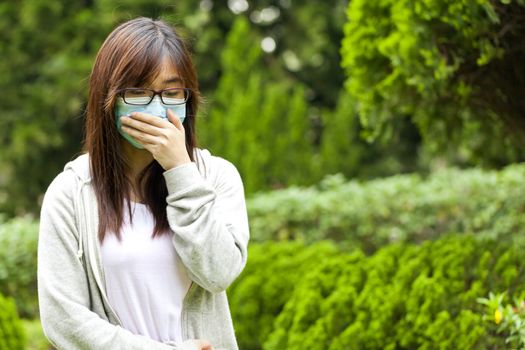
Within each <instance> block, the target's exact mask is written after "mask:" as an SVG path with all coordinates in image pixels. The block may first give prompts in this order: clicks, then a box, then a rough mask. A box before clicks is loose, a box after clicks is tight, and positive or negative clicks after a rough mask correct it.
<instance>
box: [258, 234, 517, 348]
mask: <svg viewBox="0 0 525 350" xmlns="http://www.w3.org/2000/svg"><path fill="white" fill-rule="evenodd" d="M275 244H280V243H275ZM523 258H524V256H523V250H522V249H518V248H515V247H512V246H511V245H509V244H502V243H499V242H497V241H493V240H486V241H484V240H479V239H475V238H473V236H468V235H461V236H448V237H444V238H441V239H439V240H436V241H427V242H424V243H423V244H421V245H420V246H416V245H412V244H394V245H390V246H388V247H385V248H382V249H380V250H379V251H377V252H376V253H375V254H374V255H372V256H370V257H365V256H364V255H362V254H360V253H358V252H355V253H352V254H340V255H337V256H333V257H331V258H326V259H322V260H318V264H317V265H316V266H315V267H314V268H313V269H310V270H309V271H308V272H307V273H305V274H303V276H302V278H301V280H300V282H299V283H298V284H297V285H296V287H295V288H294V292H293V294H292V296H291V298H290V299H289V300H288V302H287V303H286V305H285V306H284V309H283V311H282V312H281V313H280V314H279V316H278V317H277V319H276V321H275V323H274V329H273V332H272V333H271V335H270V336H269V338H268V339H267V341H266V342H265V343H264V346H263V348H264V349H267V350H271V349H289V350H294V349H313V350H314V349H320V350H321V349H323V350H326V349H328V350H331V349H498V348H499V349H500V348H502V347H503V345H504V339H503V338H502V337H498V336H497V335H496V334H494V333H493V332H491V330H490V328H489V327H488V326H487V324H486V323H484V322H482V315H481V312H479V309H480V305H479V304H478V303H477V302H476V298H477V297H478V296H480V295H486V293H487V292H488V291H489V290H491V289H493V288H501V289H506V290H508V291H509V293H510V294H513V293H516V290H517V289H519V288H521V286H522V285H523V283H524V282H525V274H524V268H525V266H524V264H523V261H524V260H523Z"/></svg>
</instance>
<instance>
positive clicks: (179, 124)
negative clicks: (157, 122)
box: [167, 109, 184, 131]
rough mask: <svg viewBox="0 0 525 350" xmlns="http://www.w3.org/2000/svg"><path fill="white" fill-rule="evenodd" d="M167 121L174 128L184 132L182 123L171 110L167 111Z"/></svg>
mask: <svg viewBox="0 0 525 350" xmlns="http://www.w3.org/2000/svg"><path fill="white" fill-rule="evenodd" d="M167 114H168V120H169V121H170V122H171V123H172V124H173V125H175V127H176V128H177V129H179V130H181V131H183V130H184V126H183V125H182V122H181V121H180V119H179V117H178V116H177V115H176V114H175V112H173V111H172V110H171V109H168V112H167Z"/></svg>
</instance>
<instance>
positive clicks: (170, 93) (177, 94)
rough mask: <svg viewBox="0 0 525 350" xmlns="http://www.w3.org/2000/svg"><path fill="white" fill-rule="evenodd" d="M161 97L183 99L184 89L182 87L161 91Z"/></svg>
mask: <svg viewBox="0 0 525 350" xmlns="http://www.w3.org/2000/svg"><path fill="white" fill-rule="evenodd" d="M162 97H166V98H177V99H183V98H184V90H183V89H169V90H164V91H163V92H162Z"/></svg>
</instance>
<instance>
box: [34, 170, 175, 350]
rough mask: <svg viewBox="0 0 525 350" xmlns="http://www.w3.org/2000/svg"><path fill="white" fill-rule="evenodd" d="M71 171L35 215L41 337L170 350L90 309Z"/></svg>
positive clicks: (65, 344)
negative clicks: (37, 218) (79, 251)
mask: <svg viewBox="0 0 525 350" xmlns="http://www.w3.org/2000/svg"><path fill="white" fill-rule="evenodd" d="M74 188H75V183H74V179H73V176H72V173H69V174H67V173H62V174H60V175H59V176H58V177H57V178H56V179H55V180H54V181H53V183H52V184H51V185H50V187H49V188H48V190H47V192H46V195H45V197H44V202H43V204H42V210H41V214H40V231H39V240H38V299H39V304H40V317H41V321H42V327H43V329H44V333H45V334H46V337H47V338H48V339H49V340H50V342H51V343H52V344H53V345H54V346H55V347H56V348H57V349H67V350H76V349H97V350H98V349H112V350H118V349H122V350H124V349H126V350H130V349H131V350H142V349H148V350H170V349H171V350H173V349H183V348H185V347H178V346H175V345H173V346H169V345H166V344H162V343H159V342H156V341H154V340H151V339H149V338H147V337H144V336H139V335H134V334H132V333H131V332H129V331H127V330H125V329H123V328H122V327H118V326H114V325H112V324H111V323H109V322H108V321H105V320H103V319H102V318H100V317H99V316H98V315H97V314H96V313H94V312H92V311H90V309H89V308H88V305H90V296H89V291H88V281H87V277H86V274H85V271H84V268H83V266H82V264H81V262H80V260H79V259H78V258H77V256H76V250H77V246H78V232H77V229H76V226H75V216H74V203H73V198H72V196H73V193H74Z"/></svg>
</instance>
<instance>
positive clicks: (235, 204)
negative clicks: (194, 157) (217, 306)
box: [164, 158, 249, 293]
mask: <svg viewBox="0 0 525 350" xmlns="http://www.w3.org/2000/svg"><path fill="white" fill-rule="evenodd" d="M214 162H215V163H214V164H210V165H207V166H217V167H218V168H217V170H218V174H217V178H216V181H215V186H212V185H211V184H210V183H209V182H208V181H206V180H205V179H204V178H203V177H202V175H201V174H200V173H199V171H198V169H197V166H196V164H195V163H187V164H183V165H180V166H177V167H175V168H172V169H170V170H168V171H165V172H164V178H165V180H166V185H167V188H168V197H167V203H168V206H167V214H168V221H169V224H170V227H171V229H172V230H173V232H174V235H173V244H174V246H175V249H176V251H177V253H178V254H179V256H180V258H181V260H182V262H183V263H184V265H185V266H186V269H187V271H188V274H189V276H190V278H191V279H192V280H193V281H195V282H196V283H197V284H199V285H200V286H201V287H203V288H205V289H206V290H208V291H210V292H214V293H218V292H221V291H224V290H225V289H226V288H228V286H229V285H230V284H231V283H232V282H233V281H234V280H235V278H237V276H238V275H239V274H240V273H241V271H242V269H243V268H244V266H245V265H246V259H247V245H248V240H249V228H248V215H247V211H246V204H245V199H244V189H243V185H242V180H241V177H240V175H239V173H238V171H237V169H236V168H235V167H234V166H233V164H231V163H229V162H228V161H226V160H223V159H221V158H215V159H214Z"/></svg>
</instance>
